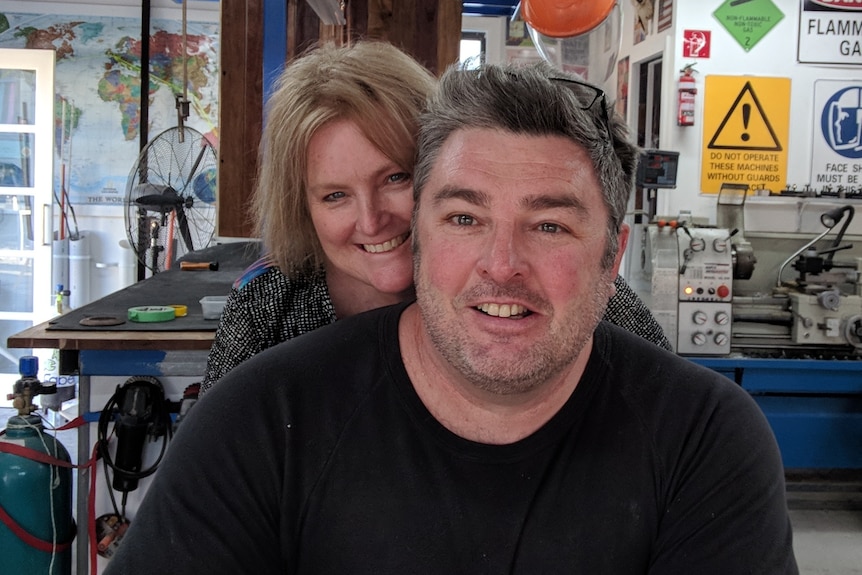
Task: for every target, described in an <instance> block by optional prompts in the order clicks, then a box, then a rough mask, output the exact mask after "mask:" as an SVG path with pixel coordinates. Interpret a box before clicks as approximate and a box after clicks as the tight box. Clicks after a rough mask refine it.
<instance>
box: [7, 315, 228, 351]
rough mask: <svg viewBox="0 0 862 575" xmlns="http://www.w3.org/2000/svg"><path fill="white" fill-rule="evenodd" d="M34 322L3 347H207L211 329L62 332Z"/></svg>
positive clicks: (186, 349) (140, 348)
mask: <svg viewBox="0 0 862 575" xmlns="http://www.w3.org/2000/svg"><path fill="white" fill-rule="evenodd" d="M49 325H50V324H49V323H48V322H45V323H41V324H39V325H34V326H33V327H31V328H28V329H26V330H24V331H22V332H20V333H16V334H15V335H12V336H9V338H8V339H7V340H6V341H7V347H10V348H33V349H60V350H84V349H87V350H110V351H118V350H170V351H174V350H176V351H189V350H209V348H210V346H212V341H213V337H214V336H215V332H214V331H103V330H99V331H73V330H69V331H65V330H57V329H48V327H49Z"/></svg>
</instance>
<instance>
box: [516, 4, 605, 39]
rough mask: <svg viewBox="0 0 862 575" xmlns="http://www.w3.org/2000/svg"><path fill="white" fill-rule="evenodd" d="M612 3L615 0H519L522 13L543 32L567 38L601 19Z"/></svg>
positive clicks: (525, 18)
mask: <svg viewBox="0 0 862 575" xmlns="http://www.w3.org/2000/svg"><path fill="white" fill-rule="evenodd" d="M614 4H616V0H521V16H522V18H523V19H524V22H526V23H527V24H529V25H530V26H531V27H532V28H534V29H535V30H536V31H538V32H541V33H542V34H544V35H545V36H550V37H552V38H570V37H572V36H579V35H581V34H584V33H586V32H589V31H590V30H592V29H593V28H595V27H596V26H598V25H599V24H601V23H602V22H604V21H605V19H606V18H607V17H608V14H610V13H611V10H612V9H613V7H614Z"/></svg>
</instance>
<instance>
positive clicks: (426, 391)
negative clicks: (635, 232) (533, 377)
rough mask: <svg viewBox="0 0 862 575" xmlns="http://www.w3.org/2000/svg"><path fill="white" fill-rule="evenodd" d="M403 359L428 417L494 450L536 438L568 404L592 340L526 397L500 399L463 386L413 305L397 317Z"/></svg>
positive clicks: (465, 382)
mask: <svg viewBox="0 0 862 575" xmlns="http://www.w3.org/2000/svg"><path fill="white" fill-rule="evenodd" d="M398 334H399V341H400V345H401V357H402V360H403V361H404V367H405V369H406V370H407V375H408V376H409V377H410V382H411V383H412V384H413V388H414V389H415V390H416V393H417V395H418V396H419V399H421V400H422V403H423V404H424V405H425V407H426V408H427V409H428V411H429V412H431V415H433V416H434V418H435V419H436V420H437V421H439V422H440V423H441V424H442V425H443V426H444V427H446V428H447V429H448V430H449V431H451V432H452V433H454V434H456V435H458V436H459V437H463V438H464V439H469V440H471V441H476V442H479V443H487V444H493V445H504V444H509V443H514V442H516V441H519V440H521V439H524V438H525V437H528V436H529V435H531V434H533V433H535V432H536V431H537V430H538V429H539V428H541V427H542V426H543V425H544V424H545V423H547V422H548V421H549V420H550V419H551V418H552V417H553V416H554V415H555V414H556V413H557V412H558V411H559V410H560V408H561V407H562V406H563V405H564V404H565V403H566V401H568V399H569V397H571V395H572V393H573V392H574V390H575V387H577V385H578V381H579V380H580V378H581V375H582V374H583V372H584V368H585V366H586V363H587V360H588V359H589V356H590V349H591V347H592V340H590V341H589V342H588V343H587V345H585V346H584V349H582V350H581V353H580V354H579V356H578V359H577V360H576V361H575V363H574V364H572V365H571V366H570V368H569V369H568V370H567V371H565V372H564V373H562V374H560V375H558V376H557V377H555V378H554V379H553V380H550V381H547V382H545V383H543V384H542V385H541V386H539V387H538V388H536V389H534V390H532V391H530V392H529V393H521V394H515V395H500V394H496V393H492V392H489V391H486V390H483V389H480V388H478V387H477V386H475V385H473V384H471V383H470V382H469V381H467V380H466V379H465V378H464V377H463V376H461V374H460V373H458V372H456V371H455V370H454V369H453V368H452V366H451V365H450V364H449V363H448V362H446V361H445V359H443V357H442V356H440V354H439V353H438V352H437V349H436V348H435V347H434V345H433V344H432V343H431V341H430V339H429V338H428V335H427V332H426V331H425V329H424V327H423V325H422V320H421V317H420V314H419V308H418V306H417V305H416V304H413V305H411V306H410V307H408V308H407V309H406V310H404V313H403V314H402V315H401V320H400V323H399V328H398Z"/></svg>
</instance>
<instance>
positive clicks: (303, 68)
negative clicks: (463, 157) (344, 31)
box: [201, 42, 435, 393]
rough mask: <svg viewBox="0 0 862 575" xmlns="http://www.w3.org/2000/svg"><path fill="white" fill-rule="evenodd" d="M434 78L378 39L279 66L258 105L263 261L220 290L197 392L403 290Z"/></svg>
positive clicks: (256, 211)
mask: <svg viewBox="0 0 862 575" xmlns="http://www.w3.org/2000/svg"><path fill="white" fill-rule="evenodd" d="M434 85H435V78H434V76H433V75H432V74H431V73H430V72H428V71H427V70H426V69H424V68H423V67H422V66H420V65H419V64H418V63H417V62H416V61H415V60H413V59H412V58H411V57H410V56H408V55H407V54H405V53H403V52H401V51H400V50H398V49H397V48H395V47H394V46H392V45H390V44H386V43H382V42H358V43H356V44H353V45H352V46H350V47H340V48H339V47H334V46H332V45H325V46H322V47H320V48H317V49H315V50H312V51H310V52H309V53H307V54H305V55H304V56H302V57H300V58H298V59H297V60H295V61H293V62H292V63H291V64H290V65H289V66H287V67H286V69H285V70H284V72H283V73H282V75H281V77H280V78H279V80H278V82H277V84H276V89H275V91H274V92H273V94H272V96H271V97H270V99H269V101H268V103H267V110H266V126H265V128H264V132H263V136H262V140H261V148H260V159H261V161H260V170H259V176H258V180H257V187H256V189H255V194H254V198H253V204H252V217H253V221H254V224H255V236H256V237H259V238H261V239H262V240H263V245H264V246H266V250H267V257H266V258H265V259H262V260H259V261H258V262H256V263H255V264H254V265H253V266H252V267H251V268H249V269H248V270H246V271H245V272H244V274H243V276H242V277H241V278H240V279H239V280H237V282H236V283H235V284H234V289H232V290H231V293H230V296H229V297H228V301H227V304H226V305H225V308H224V312H223V314H222V318H221V321H220V323H219V327H218V330H217V332H216V336H215V340H214V342H213V346H212V349H211V350H210V354H209V357H208V359H207V370H206V374H205V376H204V379H203V382H202V383H201V392H202V393H204V392H205V391H206V390H207V389H209V388H210V387H211V386H212V384H213V383H214V382H215V381H216V380H218V379H219V378H220V377H221V376H223V375H224V374H226V373H227V372H228V371H230V370H231V369H233V368H234V367H235V366H236V365H238V364H239V363H241V362H243V361H245V360H246V359H248V358H250V357H252V356H253V355H255V354H257V353H259V352H261V351H263V350H264V349H267V348H268V347H271V346H273V345H275V344H277V343H280V342H282V341H285V340H287V339H291V338H293V337H296V336H298V335H300V334H303V333H305V332H307V331H311V330H313V329H316V328H318V327H320V326H322V325H325V324H328V323H332V322H333V321H335V320H336V319H337V318H343V317H347V316H350V315H353V314H355V313H359V312H361V311H365V310H369V309H373V308H376V307H381V306H384V305H388V304H391V303H396V302H399V301H402V300H404V299H406V298H409V297H412V296H413V264H412V261H411V254H410V242H409V241H406V240H408V237H409V231H410V216H411V211H412V209H413V199H412V193H413V181H412V178H411V173H412V171H413V156H414V154H415V151H416V145H415V139H416V133H417V130H418V123H417V119H418V116H419V113H420V112H421V110H422V107H423V106H424V104H425V98H426V96H427V95H428V94H429V93H430V92H431V90H432V89H433V88H434Z"/></svg>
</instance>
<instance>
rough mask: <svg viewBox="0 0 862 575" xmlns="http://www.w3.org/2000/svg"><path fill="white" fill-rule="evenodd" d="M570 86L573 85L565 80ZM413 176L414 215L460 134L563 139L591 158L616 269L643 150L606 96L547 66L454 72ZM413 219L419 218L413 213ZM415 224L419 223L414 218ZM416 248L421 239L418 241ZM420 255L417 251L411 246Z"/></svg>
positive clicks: (435, 105)
mask: <svg viewBox="0 0 862 575" xmlns="http://www.w3.org/2000/svg"><path fill="white" fill-rule="evenodd" d="M567 80H568V81H567ZM420 126H421V128H420V131H419V144H418V149H417V163H416V168H415V171H414V199H415V201H416V203H415V207H414V211H415V210H418V209H419V200H420V197H421V195H422V189H423V188H424V187H425V184H426V183H427V182H428V178H429V175H430V172H431V169H432V167H433V166H434V164H435V163H436V161H437V157H438V155H439V153H440V149H441V148H442V146H443V143H444V142H445V141H446V140H447V139H448V138H449V136H451V135H452V133H453V132H455V131H456V130H460V129H469V128H480V129H487V128H490V129H500V130H505V131H508V132H511V133H514V134H527V135H535V136H563V137H565V138H568V139H570V140H572V141H573V142H575V143H576V144H578V145H580V146H581V147H583V148H584V149H585V150H586V151H587V153H588V154H589V156H590V158H591V160H592V164H593V169H594V171H595V174H596V178H597V180H598V181H599V184H600V185H601V188H602V190H603V193H604V201H605V204H606V205H607V207H608V213H609V220H608V226H607V236H608V242H607V249H606V251H605V254H604V258H603V262H602V263H603V264H604V265H605V267H610V265H612V264H613V260H614V256H615V255H616V252H617V248H618V244H617V235H618V233H619V231H620V226H621V225H622V223H623V218H624V217H625V213H626V207H627V205H628V200H629V195H630V193H631V190H632V185H633V183H634V176H635V171H636V169H637V161H638V148H637V146H635V145H634V144H632V143H631V142H630V141H629V131H628V127H627V126H626V124H625V122H623V120H622V118H620V117H619V116H618V115H617V114H614V113H613V111H612V107H611V106H610V105H609V103H607V102H606V101H605V99H604V93H603V92H602V91H601V90H600V89H599V88H598V87H594V86H592V85H585V83H584V82H583V81H582V80H581V79H580V78H577V77H576V76H571V75H568V74H565V73H563V72H561V71H559V70H557V69H556V68H553V67H551V66H550V65H549V64H546V63H544V62H541V63H537V64H533V65H530V66H512V65H494V64H486V65H483V66H482V67H480V68H479V69H478V70H463V69H460V68H458V67H457V66H453V67H450V68H449V69H448V70H447V71H446V72H445V73H444V74H443V76H442V77H441V79H440V82H439V85H438V88H437V90H436V91H435V93H434V95H433V96H432V97H431V98H430V99H429V101H428V106H427V109H426V110H425V112H424V114H423V116H422V117H421V119H420ZM414 213H415V212H414ZM414 221H415V218H414ZM413 237H414V242H415V238H416V234H414V236H413ZM414 248H416V249H418V248H419V246H416V245H414Z"/></svg>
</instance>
